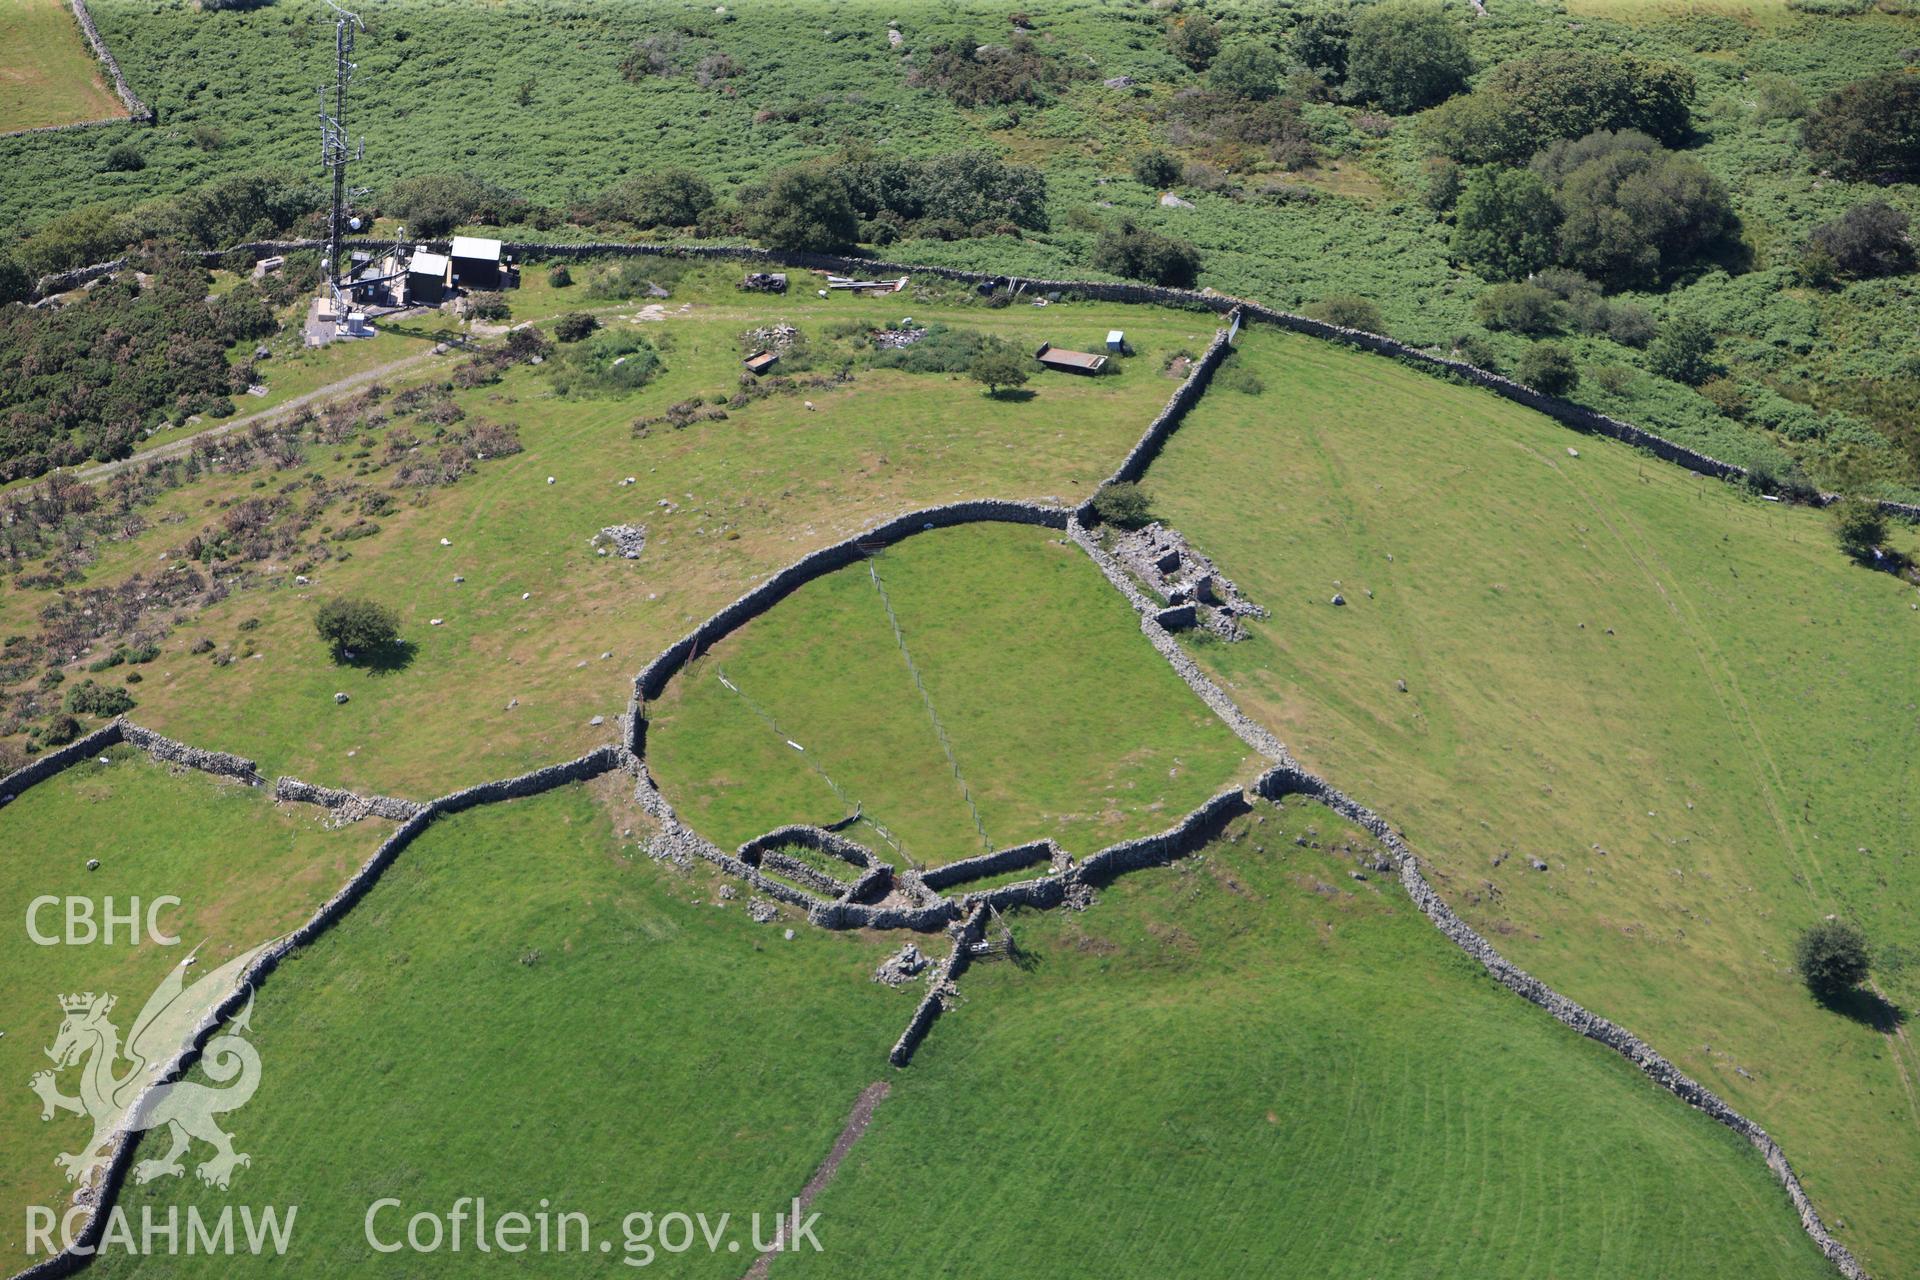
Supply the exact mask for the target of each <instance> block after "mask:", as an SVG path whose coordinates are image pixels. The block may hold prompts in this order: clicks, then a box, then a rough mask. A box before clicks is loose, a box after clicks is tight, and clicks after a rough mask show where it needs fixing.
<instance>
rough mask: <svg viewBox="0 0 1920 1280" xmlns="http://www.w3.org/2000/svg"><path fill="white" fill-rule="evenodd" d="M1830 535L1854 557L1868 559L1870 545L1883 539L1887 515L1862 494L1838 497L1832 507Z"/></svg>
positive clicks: (1872, 546) (1870, 551)
mask: <svg viewBox="0 0 1920 1280" xmlns="http://www.w3.org/2000/svg"><path fill="white" fill-rule="evenodd" d="M1833 535H1834V537H1836V538H1838V539H1840V548H1841V550H1843V551H1845V552H1846V553H1847V554H1848V555H1850V556H1852V557H1853V558H1854V559H1856V560H1871V559H1873V552H1874V548H1876V547H1878V546H1879V545H1880V544H1881V543H1883V542H1885V541H1886V540H1887V517H1886V516H1885V515H1884V514H1882V513H1881V510H1880V508H1879V507H1878V506H1877V505H1875V504H1874V503H1871V502H1868V501H1867V500H1866V499H1865V498H1842V499H1841V500H1840V501H1839V502H1838V503H1836V504H1835V505H1834V508H1833Z"/></svg>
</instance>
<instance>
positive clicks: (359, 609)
mask: <svg viewBox="0 0 1920 1280" xmlns="http://www.w3.org/2000/svg"><path fill="white" fill-rule="evenodd" d="M313 625H314V629H315V630H316V631H318V632H319V633H320V638H321V639H322V640H324V641H326V642H327V645H328V647H329V648H330V649H331V650H332V651H333V656H334V660H335V661H336V662H338V661H345V660H346V658H347V655H348V654H369V653H373V652H375V651H376V650H379V649H381V648H384V647H385V646H387V645H390V644H392V643H393V642H394V641H395V640H397V639H399V637H400V615H399V614H397V613H395V612H394V611H393V610H391V609H389V608H387V607H386V606H385V605H383V604H376V603H375V602H373V601H372V600H368V599H365V598H364V597H359V596H335V597H333V598H332V599H331V600H328V601H326V602H325V603H323V604H322V605H321V606H320V608H319V610H318V611H317V612H316V613H315V614H314V615H313Z"/></svg>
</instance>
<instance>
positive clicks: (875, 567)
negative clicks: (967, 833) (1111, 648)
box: [867, 557, 993, 851]
mask: <svg viewBox="0 0 1920 1280" xmlns="http://www.w3.org/2000/svg"><path fill="white" fill-rule="evenodd" d="M867 574H868V576H870V577H871V578H872V579H873V587H874V590H876V591H878V592H879V593H880V604H881V606H882V607H884V608H885V609H886V611H887V621H888V622H890V623H892V624H893V641H894V643H895V644H897V645H899V646H900V656H901V658H902V659H904V660H905V661H906V664H907V674H908V675H910V676H912V677H913V687H914V688H916V689H918V690H919V691H920V704H921V705H922V706H924V707H925V708H926V709H927V719H928V720H929V721H931V722H932V724H933V736H934V737H935V738H937V739H939V741H940V750H941V751H943V752H945V753H946V757H947V767H948V768H950V769H952V770H953V780H954V781H955V782H957V783H959V784H960V794H961V796H962V797H964V798H965V799H966V802H967V812H968V813H970V814H972V815H973V829H974V830H975V831H978V832H979V833H980V847H981V848H982V849H983V850H989V851H990V850H992V848H993V841H991V840H989V839H988V838H987V828H986V824H985V823H983V822H981V821H980V807H979V806H978V805H976V804H975V803H974V802H973V788H971V787H969V786H968V785H967V779H966V775H965V774H963V773H961V772H960V761H959V758H958V757H956V756H955V755H954V754H953V740H952V739H950V738H948V737H947V727H946V726H945V725H944V724H941V723H940V713H939V712H938V711H936V710H934V706H933V695H932V694H930V693H928V692H927V685H926V682H925V681H924V680H922V679H921V678H920V668H919V667H918V666H917V665H915V663H914V661H913V654H912V653H911V652H909V651H908V649H907V637H906V633H905V632H903V631H902V630H901V629H900V619H899V617H898V616H897V615H896V614H895V613H894V611H893V600H892V598H891V597H889V596H888V595H887V584H886V583H884V582H882V581H881V580H880V569H879V562H878V560H876V559H874V558H872V557H869V558H868V560H867Z"/></svg>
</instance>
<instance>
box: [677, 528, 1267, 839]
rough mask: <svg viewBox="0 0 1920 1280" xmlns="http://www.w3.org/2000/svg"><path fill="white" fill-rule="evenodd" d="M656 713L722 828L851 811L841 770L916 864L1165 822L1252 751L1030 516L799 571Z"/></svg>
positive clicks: (686, 809) (709, 832)
mask: <svg viewBox="0 0 1920 1280" xmlns="http://www.w3.org/2000/svg"><path fill="white" fill-rule="evenodd" d="M874 570H877V572H878V575H879V578H880V582H881V584H882V585H883V586H884V587H885V590H886V594H887V597H888V598H890V599H891V601H892V603H893V609H894V612H895V614H896V616H897V617H898V618H899V622H900V628H901V632H902V634H903V635H904V636H905V639H906V647H907V650H908V652H910V653H911V654H912V657H913V662H914V664H915V665H916V666H917V667H918V668H919V670H920V673H921V679H922V680H923V681H924V682H925V686H926V692H927V697H928V699H930V700H931V703H932V706H933V708H934V711H935V712H936V713H937V715H938V716H939V718H940V720H941V721H942V723H944V725H945V726H946V731H947V735H948V737H949V739H950V740H951V742H952V746H953V756H954V760H955V761H957V762H958V767H959V771H960V775H961V778H962V779H964V783H965V786H966V787H967V788H969V789H970V791H971V794H972V796H973V802H974V804H975V805H977V807H978V810H979V817H980V822H981V824H982V826H984V828H985V830H986V834H987V838H988V839H987V842H986V843H985V845H984V846H983V842H982V841H981V839H980V835H979V832H978V830H977V829H976V828H975V826H974V819H973V817H972V815H971V813H970V811H969V808H968V805H967V801H966V798H965V795H964V794H963V792H962V784H961V782H959V781H956V779H955V777H954V772H953V766H952V765H950V764H949V762H948V759H947V756H946V754H945V752H944V751H943V749H942V748H941V746H940V743H939V740H938V739H937V737H936V736H935V731H934V729H933V725H932V722H931V720H930V719H929V716H928V713H927V708H926V704H925V702H923V700H922V697H921V695H920V693H919V692H918V691H917V690H916V689H915V687H914V683H913V678H912V676H911V674H910V673H909V671H908V669H907V665H906V661H905V659H904V658H903V657H902V655H901V651H900V647H899V645H898V643H897V642H896V640H895V637H894V631H893V627H892V624H890V623H889V621H888V619H887V614H886V606H885V604H884V603H883V601H882V598H881V594H880V590H879V589H878V588H876V586H875V585H874V581H873V578H872V576H871V575H872V573H873V571H874ZM723 677H724V678H726V679H727V680H729V681H731V683H732V684H733V685H734V687H735V689H737V690H738V692H735V691H734V689H729V688H728V687H727V686H726V685H724V684H722V683H721V679H722V678H723ZM648 714H649V719H650V720H651V722H652V723H651V725H650V728H649V731H648V736H647V756H648V761H649V767H650V768H651V770H652V772H653V774H654V776H655V777H656V778H658V779H659V781H660V785H661V787H662V789H663V791H664V792H665V793H666V796H667V798H668V799H669V800H671V801H672V802H673V804H674V806H675V808H676V809H678V810H679V812H680V815H681V817H682V818H684V819H685V820H686V821H687V822H688V823H689V824H691V825H692V826H693V827H694V828H695V829H696V830H698V831H700V832H701V833H702V834H703V835H705V836H707V837H708V838H709V839H712V840H714V841H716V842H718V843H719V844H721V845H722V846H723V847H731V846H733V845H736V844H738V843H740V842H741V841H743V840H746V839H748V838H750V837H752V836H756V835H759V834H760V833H761V832H763V831H767V830H769V829H771V828H773V827H776V826H779V825H780V824H782V823H786V822H795V821H805V822H815V823H821V824H824V823H828V822H832V821H835V820H837V819H839V818H841V817H844V816H845V815H846V813H847V812H848V811H849V809H848V808H847V807H845V806H843V804H842V801H841V798H840V793H841V792H844V793H845V795H846V796H847V797H849V798H851V799H852V800H854V801H855V802H857V803H858V804H859V805H860V806H861V809H862V811H863V812H864V813H865V814H866V820H863V822H862V823H861V824H860V828H861V829H857V830H855V831H854V832H853V833H852V834H853V836H854V838H856V839H860V840H862V841H863V842H865V843H867V844H868V845H869V846H870V847H872V848H873V849H874V851H875V852H876V853H879V854H881V855H882V856H883V857H889V858H893V859H895V860H897V856H898V855H897V854H896V853H895V851H894V850H893V849H891V848H890V847H889V846H888V844H887V842H886V840H885V837H884V836H882V835H881V834H880V833H879V832H877V831H875V830H874V828H873V822H874V821H877V822H879V823H880V824H881V826H882V827H884V828H885V829H886V830H887V831H890V832H891V833H892V835H893V836H894V837H895V839H897V841H898V842H899V848H900V850H902V851H904V854H905V856H906V857H909V858H912V859H913V860H914V861H916V862H918V863H920V864H923V865H938V864H940V863H943V862H951V861H953V860H954V859H956V858H963V857H970V856H972V855H973V854H976V853H980V852H982V851H983V849H984V848H1004V847H1005V846H1007V845H1012V844H1019V843H1023V842H1025V841H1028V840H1034V839H1038V838H1040V837H1042V836H1050V837H1052V838H1053V839H1055V840H1057V841H1058V842H1059V843H1060V844H1061V845H1062V846H1063V847H1064V848H1066V849H1067V850H1068V851H1069V852H1072V853H1075V854H1078V855H1080V856H1083V857H1084V856H1085V855H1087V854H1089V853H1092V852H1094V851H1095V850H1097V849H1099V848H1102V847H1103V846H1105V845H1107V844H1110V843H1112V842H1114V841H1115V840H1123V839H1129V838H1131V837H1133V836H1138V835H1145V834H1147V833H1148V832H1151V831H1158V830H1161V829H1163V828H1165V827H1168V826H1171V825H1172V824H1173V823H1174V822H1175V821H1176V820H1177V819H1178V818H1179V817H1180V816H1181V815H1183V814H1184V813H1186V812H1187V811H1188V810H1190V809H1192V808H1193V807H1195V806H1196V805H1198V804H1199V803H1200V802H1201V801H1203V800H1205V799H1206V798H1207V797H1208V796H1210V795H1212V794H1214V793H1215V792H1217V791H1218V790H1220V788H1221V787H1222V786H1224V785H1225V784H1226V783H1227V782H1228V781H1230V780H1232V779H1234V778H1236V777H1239V778H1244V777H1245V776H1246V774H1247V770H1248V768H1249V767H1250V766H1249V762H1248V759H1247V751H1246V748H1245V747H1244V746H1243V745H1242V744H1241V743H1240V741H1239V740H1238V739H1237V738H1235V737H1234V736H1233V735H1232V733H1231V732H1229V731H1228V729H1227V728H1226V726H1224V725H1222V724H1221V723H1220V722H1219V721H1218V720H1217V719H1216V718H1215V717H1214V716H1213V713H1212V712H1210V711H1208V710H1207V708H1206V706H1205V705H1204V704H1203V703H1201V702H1200V701H1199V700H1198V699H1197V698H1195V697H1194V696H1193V695H1192V693H1190V692H1189V691H1188V690H1187V688H1186V686H1185V685H1183V684H1181V683H1180V680H1179V678H1178V677H1177V676H1175V675H1174V674H1173V672H1172V670H1171V669H1169V668H1168V667H1167V665H1166V663H1165V661H1164V660H1162V659H1161V657H1160V655H1159V654H1157V653H1155V652H1154V651H1153V648H1152V647H1151V646H1150V645H1149V644H1148V643H1147V642H1146V639H1145V638H1144V637H1142V636H1141V635H1140V634H1139V625H1138V622H1137V621H1136V619H1135V617H1134V613H1133V610H1132V609H1131V608H1129V607H1128V605H1127V603H1126V601H1125V600H1123V599H1122V598H1121V597H1120V596H1119V595H1118V594H1117V593H1115V592H1114V591H1113V590H1112V588H1111V587H1109V586H1108V585H1107V582H1106V580H1105V579H1104V578H1102V577H1101V576H1100V573H1099V571H1098V570H1097V569H1096V568H1095V567H1094V566H1093V564H1092V563H1091V562H1090V561H1088V560H1087V558H1086V556H1085V555H1083V554H1082V553H1081V552H1080V550H1079V548H1077V547H1074V546H1072V545H1071V544H1067V545H1062V540H1061V536H1060V535H1059V534H1058V533H1055V532H1053V531H1051V530H1046V529H1035V528H1031V527H1028V526H1024V525H982V526H971V527H966V528H960V529H949V530H941V531H938V532H934V533H925V534H920V535H918V536H916V537H913V538H909V539H908V540H907V541H905V542H903V543H899V544H897V545H895V546H894V547H892V548H890V549H888V550H887V551H886V552H884V553H883V554H881V555H880V556H878V557H877V558H876V560H875V561H874V562H872V564H871V565H868V564H861V565H856V566H853V567H851V568H847V569H842V570H839V571H837V572H835V573H833V574H830V575H829V576H827V577H825V578H822V579H819V580H817V581H815V582H812V583H809V584H808V585H806V586H805V587H802V588H801V589H800V590H799V591H798V592H796V593H795V594H794V595H792V596H790V597H788V598H787V599H786V600H784V601H782V602H781V603H780V604H779V605H778V606H776V607H775V609H774V610H773V611H772V612H771V613H769V614H767V615H765V616H763V617H761V618H758V619H756V620H754V621H753V622H751V623H749V624H747V626H746V627H745V628H744V629H743V630H741V631H739V632H737V633H735V634H734V635H732V636H729V637H728V638H727V639H726V640H723V641H722V642H721V643H719V644H718V645H716V646H714V648H713V649H711V650H710V651H708V652H707V653H706V654H705V655H703V656H702V657H701V658H700V659H699V660H698V661H697V662H696V663H694V664H693V665H692V666H690V667H689V668H688V669H687V670H686V671H685V672H683V673H682V674H681V676H680V677H679V678H678V679H677V680H676V681H675V682H674V683H673V684H672V685H670V686H669V688H668V693H667V695H666V696H665V697H664V698H663V699H662V700H660V701H659V702H657V703H655V704H653V705H652V706H651V707H650V708H649V713H648ZM764 717H771V720H772V723H771V724H770V723H769V722H768V720H767V719H766V718H764ZM776 726H777V727H776ZM789 740H793V741H798V742H799V743H800V744H801V746H802V747H803V748H804V751H796V750H794V748H793V747H792V746H790V745H789ZM823 775H824V776H823ZM828 779H830V780H831V784H830V783H829V781H828ZM835 786H837V787H838V788H839V789H840V791H839V792H836V791H835V790H834V787H835ZM1027 874H1028V875H1031V874H1032V873H1031V872H1028V873H1027Z"/></svg>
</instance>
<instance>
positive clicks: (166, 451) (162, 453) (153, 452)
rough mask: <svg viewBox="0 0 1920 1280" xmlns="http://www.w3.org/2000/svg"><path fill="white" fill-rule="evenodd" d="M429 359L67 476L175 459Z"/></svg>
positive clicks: (355, 378)
mask: <svg viewBox="0 0 1920 1280" xmlns="http://www.w3.org/2000/svg"><path fill="white" fill-rule="evenodd" d="M432 358H433V351H432V349H431V348H429V349H428V350H425V351H420V352H416V353H415V354H413V355H410V356H402V357H401V358H400V359H398V360H392V361H389V362H388V363H386V364H383V365H380V366H378V367H376V368H373V369H363V370H362V371H360V372H359V373H356V374H354V375H352V376H351V377H346V378H342V379H340V380H339V381H338V382H329V383H327V384H326V385H325V386H323V387H315V388H314V389H313V390H312V391H309V392H307V393H305V394H304V395H297V396H295V397H293V398H292V399H291V400H286V401H283V402H281V403H280V404H277V405H275V406H273V408H271V409H262V410H260V412H258V413H247V414H242V415H241V416H239V417H237V418H229V419H228V420H227V421H225V422H222V423H220V424H219V425H218V426H213V427H207V428H205V429H204V430H201V431H196V432H194V433H193V434H192V435H186V436H181V437H180V438H179V439H177V440H169V441H167V442H166V443H165V444H163V445H160V446H158V447H157V448H153V449H148V450H146V451H145V452H143V453H136V454H134V455H133V456H132V457H130V458H117V459H115V460H114V461H112V462H101V463H96V464H94V465H93V466H90V467H81V468H80V469H78V470H76V471H72V472H69V473H68V477H69V478H70V479H74V480H84V481H86V482H88V483H92V482H93V481H95V480H105V479H106V478H107V477H108V476H111V475H113V474H115V473H116V472H120V471H125V470H126V469H127V468H128V467H137V466H141V465H142V464H144V463H148V462H164V461H166V460H167V459H168V458H178V457H180V456H182V455H183V454H185V453H187V452H188V451H190V450H191V449H192V448H193V446H194V444H195V443H196V442H198V441H201V440H205V439H208V438H210V437H212V436H223V435H226V434H227V433H228V432H231V431H241V430H244V429H246V428H247V427H251V426H255V425H258V424H260V423H266V422H276V421H278V420H279V419H281V418H283V417H285V416H287V415H288V414H290V413H293V412H295V411H296V410H298V409H302V408H304V407H306V406H307V405H310V404H312V403H314V402H315V401H316V400H326V399H329V398H330V397H333V396H337V395H340V394H341V393H343V392H347V391H354V390H357V389H359V388H360V387H364V386H366V385H367V384H368V383H372V382H378V381H379V380H380V379H382V378H387V377H391V376H392V375H394V374H396V373H402V372H404V371H406V370H408V369H411V368H413V367H414V366H415V365H419V364H424V363H425V362H426V361H428V360H431V359H432Z"/></svg>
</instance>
